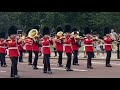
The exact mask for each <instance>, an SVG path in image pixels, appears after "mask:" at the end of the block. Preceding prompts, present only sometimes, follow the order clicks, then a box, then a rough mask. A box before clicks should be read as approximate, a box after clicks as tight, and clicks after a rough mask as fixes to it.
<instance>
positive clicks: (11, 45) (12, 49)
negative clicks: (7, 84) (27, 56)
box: [7, 26, 19, 78]
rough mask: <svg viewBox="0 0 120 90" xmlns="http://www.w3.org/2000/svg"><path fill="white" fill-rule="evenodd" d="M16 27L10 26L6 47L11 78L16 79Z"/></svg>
mask: <svg viewBox="0 0 120 90" xmlns="http://www.w3.org/2000/svg"><path fill="white" fill-rule="evenodd" d="M17 30H18V29H17V27H15V26H11V27H10V28H9V30H8V35H9V36H10V39H9V40H8V41H7V47H8V56H9V57H10V59H11V62H12V63H11V64H12V65H11V77H16V78H18V77H19V76H18V70H17V63H18V56H19V50H18V46H17V41H16V39H15V36H13V35H15V34H17Z"/></svg>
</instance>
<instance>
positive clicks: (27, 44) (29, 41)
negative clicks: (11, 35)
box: [25, 37, 33, 51]
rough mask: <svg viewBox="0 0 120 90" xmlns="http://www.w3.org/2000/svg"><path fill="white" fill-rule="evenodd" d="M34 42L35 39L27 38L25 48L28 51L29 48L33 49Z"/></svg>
mask: <svg viewBox="0 0 120 90" xmlns="http://www.w3.org/2000/svg"><path fill="white" fill-rule="evenodd" d="M32 44H33V39H32V38H29V37H27V38H26V39H25V49H26V50H27V51H28V50H30V51H32Z"/></svg>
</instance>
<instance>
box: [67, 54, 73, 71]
mask: <svg viewBox="0 0 120 90" xmlns="http://www.w3.org/2000/svg"><path fill="white" fill-rule="evenodd" d="M66 55H67V63H66V68H67V69H70V68H71V58H72V54H71V53H66Z"/></svg>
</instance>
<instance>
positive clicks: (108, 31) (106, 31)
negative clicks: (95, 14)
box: [104, 27, 110, 36]
mask: <svg viewBox="0 0 120 90" xmlns="http://www.w3.org/2000/svg"><path fill="white" fill-rule="evenodd" d="M109 33H110V28H108V27H106V28H105V29H104V36H105V35H106V34H109Z"/></svg>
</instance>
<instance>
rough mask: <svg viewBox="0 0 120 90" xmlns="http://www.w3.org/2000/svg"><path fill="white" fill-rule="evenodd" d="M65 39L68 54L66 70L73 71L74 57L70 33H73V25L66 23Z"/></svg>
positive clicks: (65, 48)
mask: <svg viewBox="0 0 120 90" xmlns="http://www.w3.org/2000/svg"><path fill="white" fill-rule="evenodd" d="M64 33H66V35H65V39H64V42H63V43H64V50H65V53H66V55H67V63H66V70H67V71H73V70H72V69H71V59H72V46H71V39H70V33H71V26H70V25H66V26H65V31H64Z"/></svg>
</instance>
